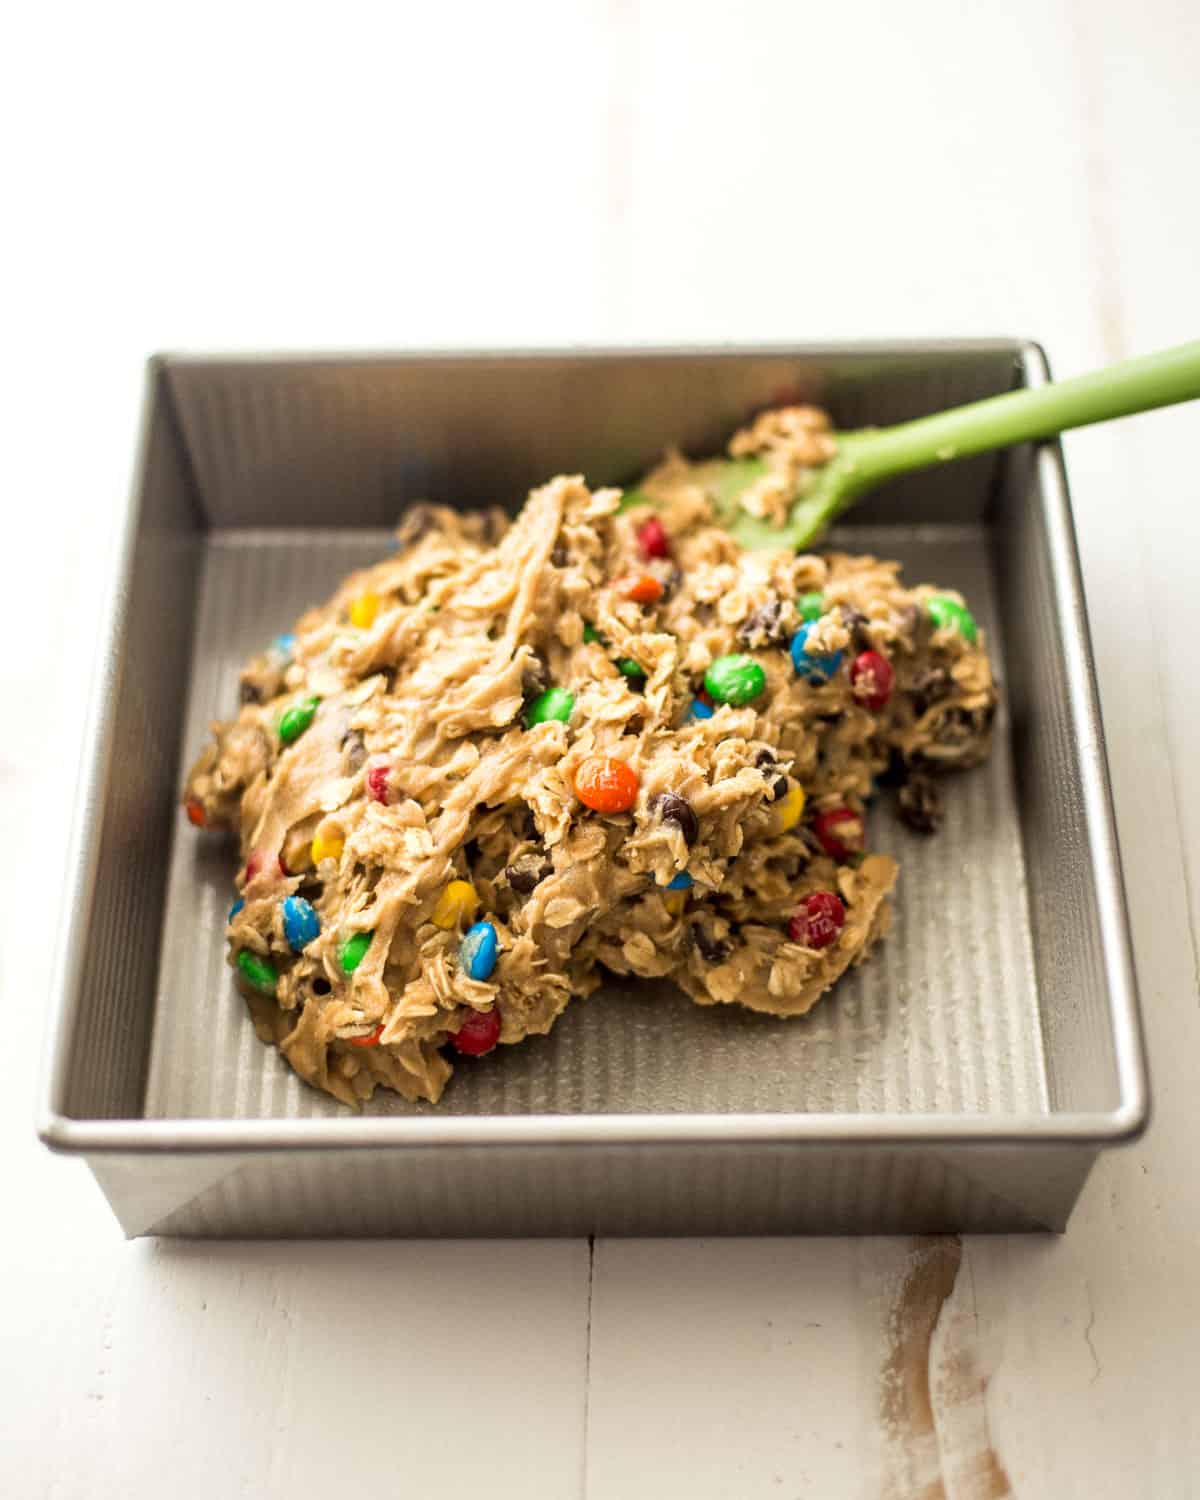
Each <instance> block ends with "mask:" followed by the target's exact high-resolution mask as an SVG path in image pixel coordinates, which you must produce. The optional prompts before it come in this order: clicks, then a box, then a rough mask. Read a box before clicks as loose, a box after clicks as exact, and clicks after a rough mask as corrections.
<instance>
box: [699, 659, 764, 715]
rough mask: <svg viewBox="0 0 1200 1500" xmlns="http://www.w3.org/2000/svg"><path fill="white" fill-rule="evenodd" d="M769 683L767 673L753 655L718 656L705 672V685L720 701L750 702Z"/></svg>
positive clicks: (709, 694)
mask: <svg viewBox="0 0 1200 1500" xmlns="http://www.w3.org/2000/svg"><path fill="white" fill-rule="evenodd" d="M766 685H767V675H766V673H765V672H764V671H763V669H762V668H761V667H760V666H759V664H758V663H757V662H756V661H755V660H754V658H753V657H752V656H718V657H717V659H716V661H714V662H713V664H712V666H710V667H709V669H708V671H707V672H705V674H704V687H705V690H706V692H707V693H708V696H709V697H710V698H715V699H716V701H717V702H718V703H749V702H750V700H751V699H752V698H757V697H758V695H759V694H760V693H761V692H762V691H763V689H764V688H765V687H766Z"/></svg>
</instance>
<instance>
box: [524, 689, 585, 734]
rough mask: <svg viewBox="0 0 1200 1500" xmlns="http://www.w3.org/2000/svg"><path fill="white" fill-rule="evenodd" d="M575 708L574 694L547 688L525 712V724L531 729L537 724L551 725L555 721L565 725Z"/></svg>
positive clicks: (564, 690)
mask: <svg viewBox="0 0 1200 1500" xmlns="http://www.w3.org/2000/svg"><path fill="white" fill-rule="evenodd" d="M574 707H575V694H574V693H569V692H568V691H567V690H566V688H560V687H552V688H547V689H546V691H545V692H544V693H539V694H538V696H537V697H536V698H535V699H534V700H533V702H532V703H531V704H530V705H529V707H528V708H527V709H526V710H525V723H526V725H527V726H528V727H529V728H530V729H532V728H533V726H534V725H535V724H549V723H551V721H553V720H557V721H558V722H559V723H560V724H565V723H567V722H568V720H569V719H570V717H571V713H572V711H573V709H574Z"/></svg>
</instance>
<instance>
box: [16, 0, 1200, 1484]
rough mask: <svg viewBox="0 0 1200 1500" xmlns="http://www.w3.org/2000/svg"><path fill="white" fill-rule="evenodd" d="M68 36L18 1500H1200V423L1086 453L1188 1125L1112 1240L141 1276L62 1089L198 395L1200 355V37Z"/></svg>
mask: <svg viewBox="0 0 1200 1500" xmlns="http://www.w3.org/2000/svg"><path fill="white" fill-rule="evenodd" d="M435 11H436V16H434V15H432V14H431V12H435ZM22 14H23V19H21V20H19V21H17V22H16V23H13V22H12V21H10V23H9V27H10V31H9V38H8V45H7V46H6V47H5V49H4V53H5V55H4V61H3V64H0V66H2V67H3V70H4V73H5V74H6V75H7V77H6V81H5V83H4V87H3V88H2V89H0V101H2V102H0V110H2V111H3V115H4V117H5V118H4V121H3V123H4V126H5V139H6V140H7V141H8V143H9V146H10V153H9V156H10V161H12V167H11V170H10V172H9V173H8V174H7V176H8V178H9V181H10V182H11V184H12V185H11V186H10V189H9V193H8V194H7V195H6V198H7V201H8V206H9V207H10V209H12V208H13V207H16V208H17V210H18V212H17V213H16V214H15V216H7V217H8V227H7V229H6V231H5V255H6V259H7V261H8V274H7V275H6V277H5V294H6V295H5V303H6V310H5V316H4V319H3V326H4V327H5V330H6V337H5V344H6V354H7V358H6V359H5V361H4V364H3V370H4V373H3V376H2V377H0V378H2V379H3V382H4V388H5V390H4V394H5V398H6V399H5V401H4V408H3V409H4V411H5V413H6V418H7V419H6V421H5V424H4V426H5V436H4V440H3V443H2V444H0V474H2V476H3V487H2V489H0V494H2V495H3V500H2V502H0V503H2V505H3V509H4V535H5V537H6V540H7V543H8V545H7V546H6V548H5V568H4V586H3V589H2V590H0V598H2V600H3V605H2V607H3V610H4V613H5V616H6V618H5V620H4V622H3V623H4V627H5V630H6V636H5V639H7V640H8V641H10V642H12V643H13V649H12V650H11V651H10V652H9V653H8V654H7V655H6V657H5V658H4V660H3V662H2V663H0V691H2V694H3V700H2V701H3V703H4V705H5V706H4V711H3V734H2V736H0V774H2V775H3V788H4V798H3V810H2V814H0V818H2V821H0V836H2V846H3V853H4V856H5V858H4V861H3V864H2V865H0V871H2V874H0V895H2V896H3V901H2V903H0V906H2V910H3V923H4V936H3V943H2V945H0V965H2V968H0V973H2V974H3V988H4V995H3V1014H4V1015H5V1016H6V1017H7V1018H8V1029H7V1036H8V1038H9V1041H10V1063H9V1066H8V1067H7V1069H6V1070H5V1075H6V1083H5V1087H4V1089H3V1091H2V1092H0V1112H2V1114H0V1118H2V1120H3V1125H4V1131H3V1135H2V1137H0V1147H2V1150H3V1158H2V1163H3V1168H4V1184H5V1203H6V1208H7V1213H6V1216H5V1219H6V1231H5V1233H4V1236H3V1240H2V1244H0V1277H2V1280H0V1284H2V1285H3V1287H4V1288H5V1291H6V1294H7V1296H6V1303H7V1305H6V1309H5V1317H4V1320H3V1328H4V1335H3V1341H2V1345H0V1347H2V1354H0V1494H3V1495H4V1496H6V1497H7V1496H12V1497H14V1500H18V1497H21V1500H23V1497H30V1500H42V1497H46V1500H50V1497H53V1500H73V1497H75V1496H87V1497H89V1500H115V1497H121V1500H143V1497H150V1496H157V1495H158V1494H160V1493H162V1492H164V1487H169V1489H167V1491H166V1492H169V1493H171V1494H173V1495H175V1496H176V1497H178V1500H190V1497H197V1500H199V1497H204V1500H211V1497H213V1496H221V1497H234V1496H254V1497H258V1496H275V1495H279V1496H288V1497H295V1500H304V1497H309V1496H313V1497H315V1496H318V1495H323V1494H325V1493H329V1492H332V1491H334V1490H335V1489H336V1491H337V1492H338V1493H378V1494H389V1495H390V1494H404V1495H410V1496H434V1495H441V1494H451V1495H475V1494H481V1495H482V1494H486V1495H488V1496H490V1497H495V1500H499V1497H505V1496H514V1497H518V1496H519V1497H521V1500H541V1497H546V1500H577V1497H583V1496H585V1495H586V1497H587V1500H629V1497H633V1496H641V1495H647V1496H654V1497H662V1496H668V1497H673V1496H686V1497H688V1500H716V1497H718V1496H722V1497H726V1496H727V1497H733V1500H758V1497H772V1500H774V1497H780V1500H792V1497H795V1496H816V1497H827V1496H840V1495H849V1496H854V1497H860V1496H861V1497H867V1496H870V1497H875V1496H880V1497H887V1500H902V1497H903V1500H907V1497H918V1496H919V1497H930V1500H932V1497H937V1496H942V1497H947V1500H976V1497H978V1500H983V1497H989V1500H990V1497H999V1496H1003V1495H1006V1494H1008V1493H1010V1492H1011V1493H1013V1494H1015V1495H1019V1496H1021V1497H1022V1500H1025V1497H1029V1500H1059V1497H1064V1496H1076V1495H1079V1496H1087V1497H1089V1500H1107V1497H1112V1500H1128V1497H1130V1496H1152V1497H1155V1500H1160V1497H1161V1500H1175V1497H1180V1496H1188V1495H1200V1418H1198V1416H1197V1404H1198V1398H1200V1337H1198V1335H1200V1182H1198V1175H1197V1170H1196V1162H1197V1144H1196V1138H1197V1131H1198V1129H1200V1086H1198V1076H1200V1007H1198V1004H1197V1002H1198V999H1200V957H1198V952H1197V939H1196V934H1197V930H1198V928H1200V776H1198V775H1197V755H1196V751H1197V742H1198V731H1200V692H1197V687H1196V676H1197V668H1196V647H1195V644H1194V643H1195V641H1196V640H1197V638H1198V637H1200V602H1198V601H1200V588H1198V586H1197V563H1196V558H1197V556H1200V479H1198V478H1197V471H1196V464H1195V458H1194V449H1195V446H1196V442H1197V438H1198V437H1200V414H1198V413H1197V411H1196V410H1195V409H1192V410H1181V411H1177V412H1174V413H1164V414H1160V415H1156V416H1152V417H1147V418H1144V419H1140V420H1139V421H1137V422H1136V423H1130V424H1125V425H1123V426H1120V427H1117V428H1115V429H1111V430H1097V431H1095V432H1092V433H1089V434H1086V435H1080V436H1076V437H1072V438H1071V439H1070V440H1069V442H1068V445H1067V451H1068V461H1069V463H1070V466H1071V473H1072V480H1073V486H1074V496H1075V504H1076V509H1077V515H1078V521H1079V528H1080V535H1081V546H1082V551H1083V559H1084V571H1085V575H1086V582H1087V590H1088V597H1089V603H1090V607H1091V613H1092V623H1093V629H1094V633H1095V646H1096V653H1097V659H1098V664H1099V674H1100V682H1101V689H1102V697H1103V704H1104V710H1105V716H1106V721H1107V728H1108V735H1109V748H1110V755H1111V762H1112V774H1113V781H1114V787H1115V795H1116V805H1117V814H1118V823H1119V828H1120V835H1121V840H1122V844H1123V847H1124V853H1125V859H1126V868H1127V873H1128V877H1129V896H1130V903H1131V911H1132V920H1133V927H1134V935H1135V943H1136V950H1137V961H1138V969H1139V974H1140V979H1141V985H1142V995H1143V1003H1144V1008H1145V1016H1146V1025H1147V1031H1148V1036H1149V1046H1150V1057H1151V1066H1152V1074H1153V1088H1154V1099H1155V1114H1154V1120H1153V1124H1152V1127H1151V1130H1150V1132H1149V1134H1148V1135H1147V1136H1146V1137H1145V1139H1144V1140H1143V1141H1142V1142H1141V1143H1140V1144H1139V1145H1137V1146H1136V1147H1133V1148H1131V1149H1128V1150H1126V1151H1124V1152H1122V1153H1119V1154H1116V1155H1113V1156H1111V1157H1110V1158H1109V1159H1108V1160H1106V1161H1105V1162H1104V1163H1103V1164H1102V1165H1101V1167H1100V1168H1099V1169H1098V1170H1097V1171H1096V1173H1095V1174H1094V1176H1093V1178H1092V1180H1091V1182H1090V1184H1089V1186H1088V1188H1087V1190H1086V1192H1085V1194H1084V1197H1083V1199H1082V1201H1081V1203H1080V1205H1079V1208H1078V1209H1077V1211H1076V1213H1075V1216H1074V1219H1073V1220H1072V1223H1071V1225H1070V1228H1069V1231H1068V1232H1067V1234H1066V1235H1065V1236H1064V1237H1062V1238H1060V1239H1051V1238H1043V1237H1015V1236H1014V1237H1011V1238H998V1239H991V1240H987V1239H966V1240H962V1241H960V1240H958V1239H957V1238H950V1239H944V1240H930V1241H921V1242H914V1241H911V1240H861V1241H846V1240H827V1241H815V1240H799V1239H780V1240H773V1241H767V1240H743V1241H690V1242H685V1241H642V1242H638V1241H624V1242H623V1241H616V1240H599V1241H597V1242H596V1243H595V1245H594V1246H592V1247H589V1245H588V1244H587V1243H584V1242H569V1241H568V1242H540V1243H515V1244H514V1243H503V1244H500V1243H480V1244H468V1243H417V1244H401V1243H396V1244H391V1243H366V1244H329V1243H324V1244H288V1245H275V1244H258V1245H253V1246H247V1245H240V1244H225V1245H204V1244H177V1243H166V1242H163V1243H149V1242H138V1243H133V1244H126V1243H124V1242H123V1241H122V1240H121V1238H120V1236H119V1233H118V1231H117V1228H116V1225H115V1223H114V1222H113V1220H112V1219H111V1217H110V1216H109V1213H108V1211H107V1208H106V1206H105V1205H104V1203H103V1201H102V1200H101V1198H100V1196H99V1193H98V1191H97V1189H96V1188H95V1187H94V1186H93V1184H92V1182H91V1179H90V1177H89V1176H88V1174H87V1172H86V1171H85V1169H84V1168H83V1167H82V1166H81V1165H79V1164H78V1163H76V1162H71V1161H65V1160H59V1159H55V1158H52V1157H50V1156H49V1155H47V1154H46V1153H45V1152H44V1151H42V1150H41V1149H40V1148H39V1147H38V1146H37V1145H36V1144H35V1142H34V1141H33V1138H32V1128H31V1114H32V1091H33V1077H32V1075H33V1073H34V1071H35V1068H34V1061H35V1059H34V1057H33V1056H32V1055H31V1049H30V1048H28V1047H26V1046H25V1045H16V1046H14V1045H13V1043H15V1042H16V1039H17V1038H18V1037H22V1038H23V1036H24V1033H25V1031H26V1030H27V1029H29V1030H33V1031H35V1032H36V1030H37V1029H38V1027H39V1025H40V1016H41V1014H42V1010H43V1005H44V999H45V995H46V988H47V975H48V968H49V959H50V953H49V945H50V943H51V941H52V933H53V931H54V927H55V923H56V920H57V905H56V899H55V897H54V895H53V894H51V895H49V896H47V897H46V899H44V900H41V901H39V902H37V903H36V904H34V903H31V902H30V900H29V896H28V893H29V892H30V891H31V890H39V891H48V892H51V893H53V892H55V891H56V890H57V888H58V881H59V879H60V876H61V870H62V863H63V851H64V840H65V834H66V829H65V824H64V808H65V806H66V804H67V801H68V798H67V790H66V789H67V787H68V785H69V782H70V779H71V776H72V774H73V766H74V757H75V754H76V750H77V744H76V738H77V735H78V733H79V726H80V723H81V688H82V682H83V680H84V678H85V675H86V671H87V667H88V664H89V662H90V660H91V654H92V651H93V648H94V639H93V637H94V630H93V626H92V621H93V617H94V600H95V592H94V590H95V574H96V570H97V568H98V567H99V561H98V559H99V558H101V557H102V556H103V553H104V549H105V547H106V546H107V543H108V539H109V535H110V531H111V516H112V511H113V506H114V504H115V502H116V499H117V497H118V496H119V495H120V493H121V491H122V489H123V486H124V484H125V482H126V478H127V474H128V466H129V459H130V455H131V453H132V446H133V437H134V427H135V419H136V411H137V400H138V392H139V384H140V362H141V359H142V356H143V355H144V354H145V353H146V352H148V351H149V350H151V349H154V348H158V347H184V346H188V347H201V348H205V347H222V346H228V347H271V346H276V347H279V346H291V347H305V346H308V347H319V346H342V347H345V346H356V345H374V346H400V345H404V344H430V343H455V342H457V343H468V344H502V345H509V344H545V343H563V342H571V341H579V340H586V341H626V340H638V341H670V340H703V339H726V338H728V339H738V340H749V339H755V338H770V339H797V340H799V339H818V338H845V337H865V336H885V337H886V336H901V335H914V336H915V335H926V334H946V335H966V334H987V333H1002V334H1021V335H1030V336H1033V337H1036V338H1038V339H1040V340H1041V341H1042V342H1044V343H1045V345H1046V346H1047V348H1048V349H1049V351H1050V354H1051V357H1052V359H1053V360H1054V362H1055V366H1056V369H1057V371H1058V373H1059V374H1069V373H1073V372H1077V371H1080V370H1083V369H1085V368H1088V367H1089V366H1092V365H1094V364H1098V363H1100V362H1102V361H1104V360H1108V359H1114V358H1118V357H1120V356H1122V355H1126V354H1130V353H1135V352H1140V351H1144V350H1148V349H1151V348H1153V347H1155V346H1158V345H1165V344H1168V343H1171V342H1176V341H1178V340H1181V339H1183V338H1187V337H1194V336H1196V334H1197V332H1198V329H1197V311H1198V308H1200V296H1198V295H1197V285H1198V276H1200V273H1198V271H1197V267H1198V265H1200V194H1198V193H1197V191H1196V163H1197V160H1200V90H1198V89H1197V79H1198V78H1200V12H1198V11H1197V9H1196V6H1195V4H1194V3H1192V0H1175V3H1172V0H1141V3H1139V4H1138V5H1137V6H1127V5H1124V4H1120V3H1118V0H1008V3H1006V4H1004V5H992V6H982V5H964V4H961V3H955V0H941V3H929V0H925V3H922V0H910V3H908V4H905V5H899V4H888V3H886V0H874V3H868V0H843V3H841V4H840V5H830V6H815V5H799V4H795V5H788V4H785V3H783V0H777V3H769V0H762V3H759V0H743V3H742V4H741V5H740V6H738V7H734V6H732V5H727V4H725V5H718V4H708V3H702V0H679V3H646V4H643V5H640V6H639V5H638V4H636V3H635V0H591V3H579V4H567V3H546V4H542V5H534V4H522V3H509V4H506V5H487V4H483V5H479V6H477V7H468V6H463V5H453V6H452V5H445V6H443V7H441V8H438V7H433V6H419V7H412V8H403V7H400V8H398V7H395V6H391V7H380V8H378V9H370V8H362V7H359V6H356V5H348V6H342V7H338V8H335V9H330V8H328V7H313V8H309V7H301V6H295V5H289V6H284V5H279V6H263V5H252V4H251V5H247V4H241V5H236V6H234V5H226V4H221V3H211V4H209V5H207V6H205V7H203V8H201V9H199V10H197V9H195V8H192V7H189V8H187V9H186V10H185V9H183V8H179V9H176V8H172V7H164V6H152V5H133V4H129V3H120V0H117V3H115V4H112V5H108V6H105V7H82V6H66V5H53V4H49V5H45V6H42V7H27V8H25V10H24V12H23V13H22ZM14 24H15V27H16V30H15V33H14V32H13V31H12V30H11V28H12V27H13V25H14ZM14 147H15V151H16V153H17V154H15V157H14V152H13V148H14ZM14 192H15V202H14ZM18 1028H19V1029H18Z"/></svg>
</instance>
